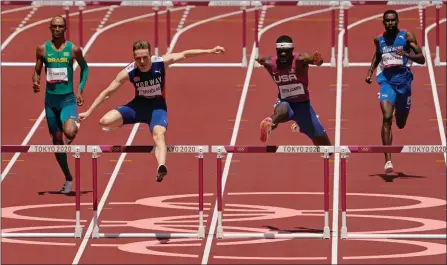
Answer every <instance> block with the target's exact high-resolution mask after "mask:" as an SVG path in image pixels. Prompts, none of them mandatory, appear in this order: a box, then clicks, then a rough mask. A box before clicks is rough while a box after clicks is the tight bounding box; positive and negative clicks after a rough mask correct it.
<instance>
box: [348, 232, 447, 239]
mask: <svg viewBox="0 0 447 265" xmlns="http://www.w3.org/2000/svg"><path fill="white" fill-rule="evenodd" d="M346 238H347V239H350V238H353V239H354V238H357V239H447V235H446V234H361V233H348V234H347V237H346Z"/></svg>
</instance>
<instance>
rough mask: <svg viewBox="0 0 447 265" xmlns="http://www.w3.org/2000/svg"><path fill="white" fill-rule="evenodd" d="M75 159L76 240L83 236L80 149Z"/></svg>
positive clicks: (77, 149) (77, 150)
mask: <svg viewBox="0 0 447 265" xmlns="http://www.w3.org/2000/svg"><path fill="white" fill-rule="evenodd" d="M73 156H74V158H75V174H76V175H75V176H76V179H75V186H76V226H75V234H74V236H75V238H80V237H81V236H82V226H81V152H80V150H79V147H77V148H76V152H75V154H74V155H73Z"/></svg>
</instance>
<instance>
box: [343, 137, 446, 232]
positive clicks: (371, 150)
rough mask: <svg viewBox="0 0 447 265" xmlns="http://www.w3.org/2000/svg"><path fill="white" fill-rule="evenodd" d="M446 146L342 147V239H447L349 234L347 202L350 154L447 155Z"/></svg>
mask: <svg viewBox="0 0 447 265" xmlns="http://www.w3.org/2000/svg"><path fill="white" fill-rule="evenodd" d="M446 150H447V148H446V146H441V145H403V146H341V147H336V148H335V151H336V152H339V153H341V154H340V182H341V183H340V185H341V187H340V193H341V210H342V213H341V218H342V219H341V221H342V227H341V231H340V236H341V239H349V238H357V239H447V235H446V234H384V233H377V234H373V233H349V232H348V227H347V214H346V209H347V207H346V201H347V187H346V186H347V185H346V159H347V158H348V154H349V153H368V154H377V153H414V154H424V153H425V154H427V153H446Z"/></svg>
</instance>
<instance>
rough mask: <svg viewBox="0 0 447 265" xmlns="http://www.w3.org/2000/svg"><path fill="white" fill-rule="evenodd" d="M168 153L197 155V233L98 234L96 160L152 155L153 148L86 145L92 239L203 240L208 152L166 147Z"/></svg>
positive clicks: (201, 148) (190, 147) (193, 147)
mask: <svg viewBox="0 0 447 265" xmlns="http://www.w3.org/2000/svg"><path fill="white" fill-rule="evenodd" d="M167 150H168V153H175V154H198V155H197V156H196V157H197V158H198V162H199V170H198V171H199V172H198V175H199V218H198V219H199V225H198V230H197V233H165V232H160V233H100V232H99V222H98V198H97V192H98V191H97V179H98V177H97V160H98V158H99V157H100V154H101V153H144V154H148V153H152V152H154V151H155V146H141V145H140V146H139V145H132V146H121V145H87V153H92V175H93V232H92V235H91V237H92V238H159V239H160V238H162V239H169V238H198V239H204V238H205V225H204V217H203V205H204V202H203V201H204V199H203V196H204V191H203V158H204V153H208V152H209V147H208V146H206V145H168V146H167Z"/></svg>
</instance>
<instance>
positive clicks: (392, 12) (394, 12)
mask: <svg viewBox="0 0 447 265" xmlns="http://www.w3.org/2000/svg"><path fill="white" fill-rule="evenodd" d="M388 14H393V15H395V16H396V19H399V15H398V14H397V12H396V10H393V9H389V10H387V11H385V13H383V19H385V16H386V15H388Z"/></svg>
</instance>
